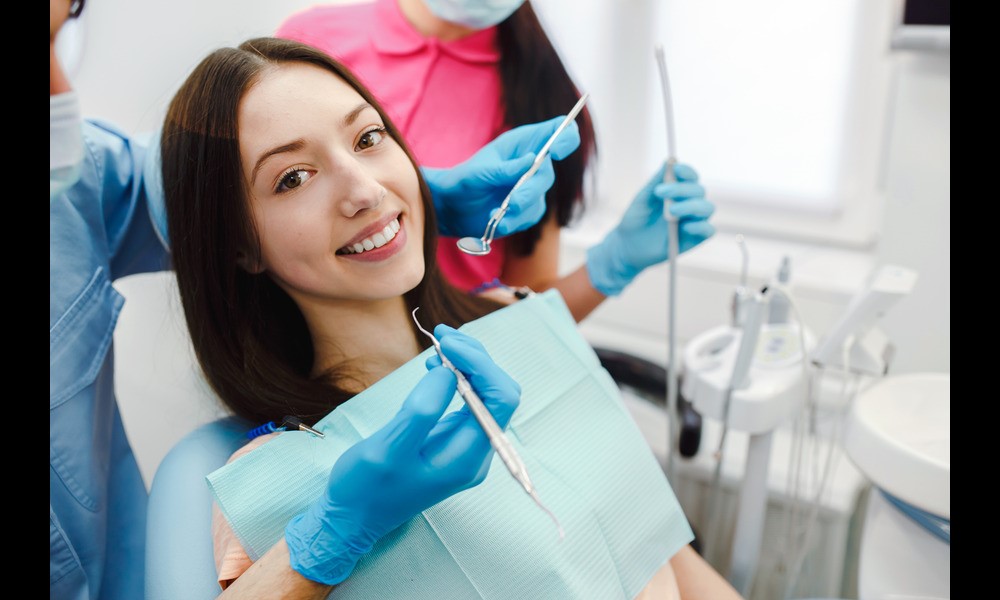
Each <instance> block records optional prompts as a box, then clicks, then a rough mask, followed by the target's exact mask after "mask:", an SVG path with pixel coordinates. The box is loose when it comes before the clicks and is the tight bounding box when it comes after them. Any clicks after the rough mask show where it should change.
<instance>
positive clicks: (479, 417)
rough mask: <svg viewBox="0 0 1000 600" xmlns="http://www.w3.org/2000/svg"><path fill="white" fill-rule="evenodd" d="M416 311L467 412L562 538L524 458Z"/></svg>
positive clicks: (415, 310)
mask: <svg viewBox="0 0 1000 600" xmlns="http://www.w3.org/2000/svg"><path fill="white" fill-rule="evenodd" d="M418 310H420V307H419V306H418V307H417V308H414V309H413V312H412V313H411V315H412V316H413V322H414V323H416V325H417V329H419V330H420V331H421V332H423V333H424V335H426V336H427V337H429V338H431V342H433V344H434V350H435V351H436V352H437V355H438V357H440V358H441V364H442V365H444V366H445V367H446V368H447V369H448V370H449V371H451V372H452V373H454V374H455V378H456V379H457V380H458V393H459V395H460V396H462V400H464V401H465V404H466V405H467V406H468V407H469V411H470V412H472V415H473V416H474V417H476V421H478V422H479V425H480V427H482V428H483V431H484V432H486V437H488V438H489V440H490V445H491V446H493V449H494V450H496V452H497V455H498V456H499V457H500V460H502V461H503V464H504V465H506V467H507V470H508V471H510V474H511V475H512V476H513V477H514V479H516V480H517V482H518V483H520V484H521V487H523V488H524V491H525V492H527V493H528V495H529V496H531V499H532V500H534V501H535V504H537V505H538V506H539V508H541V509H542V510H544V511H545V513H546V514H547V515H549V517H551V518H552V521H553V522H554V523H555V524H556V527H557V528H558V529H559V539H560V540H562V539H563V538H564V537H566V535H565V533H564V532H563V528H562V525H560V524H559V519H557V518H556V516H555V515H554V514H553V513H552V511H551V510H549V509H548V508H547V507H546V506H545V505H544V504H542V501H541V499H539V497H538V494H537V493H536V492H535V486H534V485H533V484H532V483H531V479H530V478H529V477H528V469H527V467H525V465H524V461H522V460H521V457H520V456H518V454H517V451H516V450H514V445H513V444H511V443H510V440H509V439H507V436H506V435H504V432H503V429H501V428H500V425H499V424H497V422H496V420H495V419H494V418H493V415H492V414H491V413H490V411H489V409H488V408H486V405H485V404H483V401H482V400H481V399H480V398H479V394H477V393H476V390H474V389H472V384H470V383H469V380H468V379H466V378H465V375H463V374H462V372H461V371H459V370H458V368H456V367H455V365H454V363H452V362H451V361H450V360H448V357H446V356H445V355H444V352H442V351H441V342H439V341H438V339H437V338H436V337H434V334H433V333H431V332H429V331H427V330H426V329H424V328H423V326H422V325H420V321H418V320H417V311H418Z"/></svg>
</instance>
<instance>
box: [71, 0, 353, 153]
mask: <svg viewBox="0 0 1000 600" xmlns="http://www.w3.org/2000/svg"><path fill="white" fill-rule="evenodd" d="M329 3H330V4H336V3H344V0H332V1H330V2H329ZM314 4H317V2H315V1H314V0H280V1H279V0H175V1H173V2H154V1H153V0H92V1H91V2H87V4H86V7H85V8H84V17H83V27H82V30H83V36H82V37H83V40H84V41H83V55H82V60H81V62H80V66H79V69H78V71H77V72H76V73H75V74H74V75H72V76H71V80H72V83H73V86H74V87H75V88H76V89H77V91H78V92H79V94H80V99H81V103H82V107H83V111H84V114H85V115H86V116H91V117H101V118H105V119H109V120H111V121H113V122H115V123H117V124H118V125H120V126H121V127H123V128H124V129H125V130H126V131H128V132H130V133H140V132H144V131H151V130H154V129H157V128H159V127H160V125H161V124H162V121H163V115H164V114H165V113H166V108H167V104H168V103H169V102H170V99H171V97H173V94H174V92H175V91H176V89H177V87H178V86H180V84H181V83H182V82H183V80H184V78H185V77H187V75H188V73H189V72H190V71H191V70H192V69H193V68H194V67H195V66H196V65H197V64H198V63H199V62H200V61H201V59H202V58H204V57H205V56H206V55H207V54H208V53H209V52H211V51H212V50H214V49H216V48H219V47H222V46H232V45H237V44H239V43H241V42H243V41H245V40H247V39H249V38H252V37H258V36H267V35H273V33H274V31H275V29H276V28H277V27H278V24H279V23H280V22H281V21H282V20H283V19H284V18H285V17H286V16H288V15H290V14H291V13H293V12H295V11H298V10H301V9H303V8H306V7H309V6H312V5H314Z"/></svg>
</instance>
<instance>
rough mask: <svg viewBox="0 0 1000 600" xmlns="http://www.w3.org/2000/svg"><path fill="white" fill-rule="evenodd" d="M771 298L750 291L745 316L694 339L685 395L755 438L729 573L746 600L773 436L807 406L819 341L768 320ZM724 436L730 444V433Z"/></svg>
mask: <svg viewBox="0 0 1000 600" xmlns="http://www.w3.org/2000/svg"><path fill="white" fill-rule="evenodd" d="M771 300H773V298H771V297H770V295H769V294H767V293H766V292H758V291H756V290H753V291H751V290H749V288H748V289H747V290H746V294H745V296H743V297H741V298H740V299H739V301H740V303H741V306H740V307H739V312H740V314H739V318H734V321H733V323H731V324H726V325H720V326H718V327H714V328H712V329H709V330H708V331H705V332H704V333H702V334H700V335H698V336H697V337H695V338H694V339H693V340H691V342H689V343H688V344H687V345H686V347H685V349H684V355H683V362H682V367H683V373H684V375H683V379H682V381H683V384H682V390H681V393H682V395H683V397H684V398H686V399H688V400H689V401H690V402H691V403H692V405H693V407H694V409H695V410H696V411H698V412H699V413H700V414H701V415H702V417H703V418H705V419H714V420H716V421H718V422H721V423H722V425H723V431H724V432H725V431H726V430H730V429H731V430H738V431H742V432H745V433H747V434H749V441H748V446H747V453H746V467H745V473H744V478H743V480H742V482H741V483H740V494H739V505H738V508H737V517H736V524H735V531H734V534H733V541H732V551H731V553H730V564H729V569H728V574H727V576H728V579H729V581H730V583H732V584H733V586H734V587H735V588H736V589H737V590H738V591H739V592H740V593H742V594H743V595H744V596H745V597H749V594H750V589H751V585H752V582H753V576H754V572H755V570H756V565H757V557H758V556H759V554H760V548H761V542H762V539H763V526H764V519H765V515H766V508H767V469H768V463H769V461H770V455H771V443H772V439H773V433H774V430H775V429H777V428H778V427H779V426H780V425H781V424H782V423H784V422H786V421H787V420H788V419H789V418H790V417H791V416H792V415H793V414H794V413H795V411H796V410H797V409H798V408H799V407H800V406H801V405H802V404H803V403H804V402H805V399H806V395H807V390H808V385H807V380H806V371H805V369H804V368H803V360H804V359H805V357H806V356H808V351H809V348H811V347H812V345H813V344H814V341H813V340H814V338H813V336H812V334H811V332H809V330H808V329H806V330H805V331H803V332H801V334H800V332H799V327H800V325H799V324H798V323H791V322H780V323H769V322H767V321H768V318H767V315H768V313H769V308H770V307H769V301H771ZM803 340H804V341H803ZM803 343H804V344H805V346H806V348H805V351H803V348H802V345H803ZM722 439H723V442H722V444H723V445H724V440H725V433H723V438H722ZM721 449H722V448H720V450H721ZM719 460H720V461H721V460H722V458H721V456H720V457H719ZM717 468H721V465H720V466H718V467H717ZM716 518H718V517H716Z"/></svg>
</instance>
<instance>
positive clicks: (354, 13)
mask: <svg viewBox="0 0 1000 600" xmlns="http://www.w3.org/2000/svg"><path fill="white" fill-rule="evenodd" d="M276 35H277V37H281V38H286V39H292V40H298V41H300V42H304V43H306V44H309V45H311V46H314V47H316V48H319V49H320V50H323V51H324V52H326V53H327V54H329V55H330V56H332V57H334V58H336V59H337V60H339V61H340V62H342V63H343V64H345V65H346V66H347V67H348V68H349V69H351V71H352V72H353V73H354V74H355V76H357V78H358V79H359V80H360V81H361V82H362V83H363V84H364V85H365V86H366V87H368V89H370V90H371V92H372V94H373V95H374V96H375V97H376V98H377V99H378V100H379V102H381V103H382V105H383V106H384V108H385V110H386V112H387V113H388V114H389V118H390V119H392V121H393V122H394V123H395V124H396V126H397V127H398V128H399V129H400V131H401V132H402V134H403V136H404V137H405V138H406V141H407V143H408V144H409V145H410V148H411V149H412V150H413V153H414V155H415V156H416V159H417V162H418V163H419V164H420V165H421V166H425V167H451V166H454V165H456V164H458V163H460V162H462V161H464V160H466V159H467V158H469V157H470V156H472V155H473V154H474V153H475V152H476V151H477V150H479V149H480V148H482V147H483V146H484V145H485V144H486V143H488V142H490V141H492V140H493V139H494V138H495V137H496V136H498V135H499V134H500V133H502V132H503V131H505V129H506V128H505V127H504V123H503V117H504V108H503V106H502V101H501V89H500V73H499V70H498V68H497V66H498V63H499V60H500V53H499V51H498V50H497V47H496V28H495V27H490V28H489V29H484V30H481V31H477V32H476V33H474V34H472V35H469V36H466V37H464V38H461V39H458V40H454V41H450V42H442V41H440V40H438V39H436V38H425V37H423V36H422V35H421V34H420V33H418V32H417V31H416V30H415V29H414V28H413V26H412V25H410V23H409V21H407V20H406V17H404V16H403V14H402V12H401V11H400V9H399V5H398V3H397V0H376V1H375V2H365V3H360V4H337V5H332V6H314V7H311V8H308V9H305V10H303V11H301V12H298V13H295V14H293V15H292V16H290V17H289V18H288V19H286V20H285V22H284V23H282V24H281V25H280V26H279V27H278V31H277V33H276ZM485 227H486V223H485V222H484V223H483V228H484V229H485ZM505 245H506V244H505V241H504V240H496V241H495V242H494V244H493V248H494V251H493V252H491V253H490V254H488V255H486V256H470V255H467V254H464V253H462V252H461V251H460V250H458V248H456V247H455V238H448V237H441V238H440V241H439V242H438V251H437V258H438V266H439V268H440V269H441V271H442V272H443V273H444V276H445V277H446V278H447V279H448V281H450V282H451V283H452V284H454V285H456V286H457V287H459V288H461V289H463V290H466V291H468V290H470V289H472V288H474V287H476V286H478V285H480V284H482V283H483V282H487V281H492V280H493V279H494V278H495V277H499V276H500V273H501V271H502V269H503V261H504V256H505V252H504V250H505Z"/></svg>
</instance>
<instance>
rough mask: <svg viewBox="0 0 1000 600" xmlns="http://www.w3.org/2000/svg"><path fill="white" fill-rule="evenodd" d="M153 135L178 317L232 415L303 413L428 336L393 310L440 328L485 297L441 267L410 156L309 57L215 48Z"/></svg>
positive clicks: (368, 377)
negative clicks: (422, 316)
mask: <svg viewBox="0 0 1000 600" xmlns="http://www.w3.org/2000/svg"><path fill="white" fill-rule="evenodd" d="M222 74H224V76H221V75H222ZM163 132H164V133H163V138H162V140H163V141H162V157H163V158H162V160H163V175H164V176H163V180H164V183H165V186H164V189H165V194H166V205H167V216H168V220H169V228H170V231H172V232H175V233H174V234H172V238H173V239H172V244H173V249H172V250H173V259H174V264H175V268H176V271H177V277H178V286H179V289H180V293H181V297H182V301H183V305H184V309H185V315H186V319H187V322H188V327H189V329H190V330H191V333H192V341H193V343H194V347H195V350H196V353H197V355H198V358H199V360H200V362H201V365H202V367H203V369H204V371H205V374H206V376H207V378H208V380H209V382H210V383H211V384H212V386H213V387H214V389H215V390H216V392H217V393H218V394H219V396H220V397H221V398H222V399H223V400H224V401H225V402H226V403H227V404H228V405H229V406H230V407H231V408H232V409H233V411H234V412H236V414H238V415H240V416H242V417H244V418H247V419H249V420H251V421H254V422H267V421H271V420H279V419H280V418H281V417H283V416H284V415H286V414H289V413H291V414H295V415H296V416H298V417H300V418H302V419H304V420H305V421H306V422H314V421H315V420H317V419H319V418H320V417H322V416H324V415H326V414H327V413H329V412H330V411H331V410H333V409H334V408H335V407H336V406H338V405H339V404H340V403H342V402H343V401H345V400H347V399H348V398H350V397H351V396H353V395H354V394H356V393H357V392H359V391H361V390H363V389H364V388H366V387H368V386H369V385H370V384H371V383H373V382H375V381H377V380H378V379H380V378H381V377H382V376H384V375H385V374H386V373H388V372H390V371H392V370H393V369H395V368H396V367H398V366H399V365H400V364H402V363H403V362H405V361H406V360H409V359H410V358H412V357H413V356H415V355H416V354H417V353H418V352H420V350H422V349H423V348H424V347H426V346H427V344H426V340H423V341H422V340H421V338H420V337H418V336H417V335H416V332H415V330H414V328H413V324H412V322H411V321H410V320H409V319H408V315H409V311H410V310H412V309H413V308H415V307H416V306H421V307H422V309H423V311H424V312H425V313H427V314H428V319H431V320H432V321H431V322H434V323H447V324H449V325H452V326H456V327H457V326H458V325H460V324H462V323H464V322H466V321H468V320H471V319H473V318H476V317H478V316H482V315H483V314H486V313H487V312H490V311H491V310H493V309H495V308H497V307H498V306H499V305H498V304H496V303H494V302H491V301H488V300H485V299H481V298H474V297H471V296H468V295H466V294H463V293H460V292H458V291H457V290H455V289H453V288H451V287H450V286H449V285H447V284H446V283H445V282H444V280H443V279H442V278H441V277H440V275H439V273H438V272H437V270H436V268H435V263H434V261H433V260H432V258H431V257H433V256H434V249H435V244H436V236H435V235H434V232H435V231H436V225H435V224H434V222H433V220H434V213H433V210H431V204H430V195H429V192H428V190H427V187H426V184H425V183H424V181H423V179H422V177H421V176H420V172H419V170H418V169H417V168H416V165H415V163H414V161H413V159H412V156H411V154H410V152H409V150H408V149H407V147H406V146H405V143H404V142H403V141H402V139H401V138H400V136H399V134H398V132H397V130H396V128H395V127H394V125H393V124H392V123H391V122H390V121H389V120H388V118H387V117H386V116H385V114H384V112H383V111H382V109H381V107H380V106H379V104H378V103H377V102H376V101H375V99H374V98H372V97H371V95H370V94H369V93H368V92H367V90H365V89H364V88H363V87H361V86H360V84H358V83H357V82H356V80H355V79H354V77H353V76H352V75H351V74H350V73H349V72H347V71H346V70H344V69H343V68H342V67H340V65H339V64H337V63H335V62H334V61H332V60H331V59H329V58H328V57H326V56H325V55H323V54H321V53H319V52H317V51H315V50H311V49H309V48H307V47H304V46H301V45H299V44H294V43H287V42H280V41H277V40H270V39H260V40H253V41H251V42H247V43H245V44H243V45H242V46H241V47H240V48H239V49H236V48H227V49H222V50H218V51H216V52H214V53H213V54H211V55H210V56H209V57H208V58H206V59H205V60H204V61H203V62H202V64H201V65H199V67H198V68H196V69H195V70H194V72H193V73H192V74H191V76H190V77H189V79H188V80H187V82H185V84H184V85H183V86H182V87H181V89H180V90H179V91H178V93H177V95H176V97H175V99H174V101H173V102H172V103H171V106H170V109H169V111H168V114H167V117H166V122H165V125H164V130H163ZM233 190H236V191H237V192H238V193H233ZM404 295H405V297H404ZM375 325H377V327H375ZM371 339H379V340H381V343H379V344H377V345H373V344H371V343H370V342H368V341H367V340H371ZM373 346H374V347H373Z"/></svg>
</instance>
